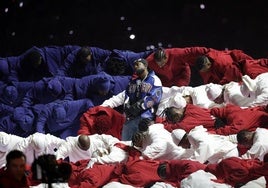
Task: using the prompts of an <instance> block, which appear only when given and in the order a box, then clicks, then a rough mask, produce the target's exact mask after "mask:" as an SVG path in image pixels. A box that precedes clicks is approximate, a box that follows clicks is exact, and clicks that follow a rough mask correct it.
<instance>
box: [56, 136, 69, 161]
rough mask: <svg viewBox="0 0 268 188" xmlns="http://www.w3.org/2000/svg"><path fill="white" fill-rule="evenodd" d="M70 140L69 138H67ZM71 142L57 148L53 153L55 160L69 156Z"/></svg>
mask: <svg viewBox="0 0 268 188" xmlns="http://www.w3.org/2000/svg"><path fill="white" fill-rule="evenodd" d="M69 139H70V138H69ZM71 141H73V140H66V141H65V142H64V143H63V144H61V146H60V147H59V148H58V150H57V151H56V152H55V155H56V159H57V160H59V159H65V158H66V157H68V156H69V154H70V152H71V151H72V147H73V146H72V144H71V143H70V142H71Z"/></svg>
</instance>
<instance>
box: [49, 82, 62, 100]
mask: <svg viewBox="0 0 268 188" xmlns="http://www.w3.org/2000/svg"><path fill="white" fill-rule="evenodd" d="M47 89H48V91H49V92H50V93H51V94H52V95H54V96H59V95H60V94H61V92H62V85H61V82H60V81H59V79H57V78H55V79H51V80H50V81H49V82H48V85H47Z"/></svg>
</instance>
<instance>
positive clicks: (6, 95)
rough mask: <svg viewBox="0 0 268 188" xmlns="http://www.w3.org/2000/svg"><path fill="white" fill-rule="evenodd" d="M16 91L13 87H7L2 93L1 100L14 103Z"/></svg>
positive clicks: (16, 95)
mask: <svg viewBox="0 0 268 188" xmlns="http://www.w3.org/2000/svg"><path fill="white" fill-rule="evenodd" d="M18 95H19V94H18V90H17V88H16V87H15V86H7V87H5V88H4V91H3V96H2V97H3V99H4V100H5V101H7V102H8V103H14V102H15V101H16V99H17V98H18Z"/></svg>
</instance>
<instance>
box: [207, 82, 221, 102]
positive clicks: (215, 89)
mask: <svg viewBox="0 0 268 188" xmlns="http://www.w3.org/2000/svg"><path fill="white" fill-rule="evenodd" d="M222 89H223V86H222V85H219V84H213V83H211V84H208V85H207V86H206V89H205V90H206V92H207V96H208V98H209V100H211V101H214V100H215V99H216V98H217V97H219V96H220V95H221V93H222Z"/></svg>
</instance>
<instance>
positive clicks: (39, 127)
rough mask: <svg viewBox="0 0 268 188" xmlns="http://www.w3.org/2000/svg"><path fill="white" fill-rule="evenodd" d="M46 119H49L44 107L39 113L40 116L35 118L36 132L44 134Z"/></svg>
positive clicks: (46, 108) (46, 109) (47, 111)
mask: <svg viewBox="0 0 268 188" xmlns="http://www.w3.org/2000/svg"><path fill="white" fill-rule="evenodd" d="M48 118H49V110H48V107H46V106H44V109H43V110H42V111H41V112H40V114H39V115H38V117H37V122H36V132H39V133H44V134H45V133H46V131H45V126H46V122H47V120H48Z"/></svg>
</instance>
